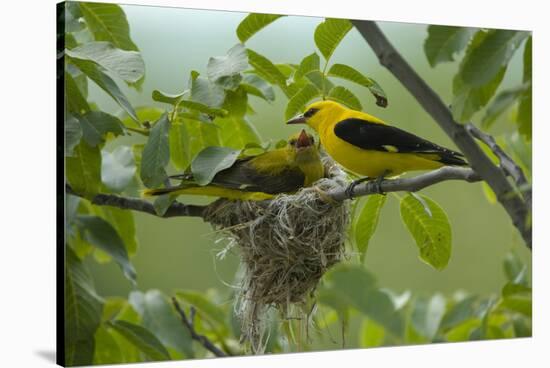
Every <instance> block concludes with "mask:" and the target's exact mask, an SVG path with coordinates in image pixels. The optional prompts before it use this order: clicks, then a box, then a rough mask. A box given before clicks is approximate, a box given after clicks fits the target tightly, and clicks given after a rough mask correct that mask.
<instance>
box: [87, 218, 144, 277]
mask: <svg viewBox="0 0 550 368" xmlns="http://www.w3.org/2000/svg"><path fill="white" fill-rule="evenodd" d="M76 222H77V226H79V227H80V229H81V230H80V231H81V234H82V237H83V238H84V239H85V240H86V241H87V242H88V243H89V244H92V245H93V246H96V247H98V248H99V249H101V250H102V251H104V252H106V253H107V254H108V255H109V256H111V257H112V258H113V259H114V260H115V261H116V262H117V263H118V265H119V266H120V268H121V269H122V271H123V273H124V276H126V278H127V279H128V280H130V281H132V282H133V283H134V284H135V282H136V270H135V269H134V266H133V265H132V263H131V262H130V259H129V256H128V251H127V250H126V247H125V245H124V242H123V241H122V239H121V238H120V236H119V235H118V233H117V231H116V230H115V229H114V228H113V226H112V225H111V224H110V223H109V222H107V221H105V220H104V219H102V218H101V217H97V216H89V215H79V216H78V217H77V218H76Z"/></svg>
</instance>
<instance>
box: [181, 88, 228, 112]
mask: <svg viewBox="0 0 550 368" xmlns="http://www.w3.org/2000/svg"><path fill="white" fill-rule="evenodd" d="M228 92H230V91H228ZM179 106H182V107H186V108H188V109H189V110H194V111H197V112H202V113H204V114H207V115H209V116H227V114H228V112H227V110H225V109H218V108H215V107H210V106H208V105H205V104H203V103H200V102H196V101H189V100H181V101H180V102H179Z"/></svg>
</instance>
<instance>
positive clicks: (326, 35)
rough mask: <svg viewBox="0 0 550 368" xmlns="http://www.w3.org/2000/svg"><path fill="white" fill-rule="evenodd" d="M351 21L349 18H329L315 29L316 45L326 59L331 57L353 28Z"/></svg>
mask: <svg viewBox="0 0 550 368" xmlns="http://www.w3.org/2000/svg"><path fill="white" fill-rule="evenodd" d="M351 27H352V25H351V22H350V21H349V20H347V19H332V18H327V19H325V20H324V21H323V22H322V23H320V24H319V25H318V26H317V28H316V29H315V34H314V39H315V45H317V48H318V49H319V51H321V54H322V55H323V56H324V58H325V59H326V60H328V59H330V57H331V56H332V54H333V53H334V50H335V49H336V47H337V46H338V44H339V43H340V42H341V41H342V40H343V39H344V37H345V36H346V34H347V33H348V32H349V31H350V30H351Z"/></svg>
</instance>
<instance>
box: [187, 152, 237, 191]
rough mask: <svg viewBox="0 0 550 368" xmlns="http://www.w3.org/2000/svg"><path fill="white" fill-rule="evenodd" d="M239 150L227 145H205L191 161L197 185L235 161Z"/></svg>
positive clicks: (205, 181) (202, 183)
mask: <svg viewBox="0 0 550 368" xmlns="http://www.w3.org/2000/svg"><path fill="white" fill-rule="evenodd" d="M240 153H241V151H240V150H234V149H232V148H228V147H215V146H211V147H206V148H205V149H203V150H202V151H200V152H199V154H198V155H197V157H195V159H194V160H193V162H191V171H192V172H193V177H194V179H195V181H196V182H197V183H198V184H199V185H206V184H208V183H210V181H212V179H213V178H214V176H215V175H216V174H217V173H218V172H220V171H222V170H223V169H227V168H228V167H230V166H231V165H233V164H234V163H235V161H236V160H237V158H238V157H239V154H240Z"/></svg>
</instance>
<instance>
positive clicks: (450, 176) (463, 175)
mask: <svg viewBox="0 0 550 368" xmlns="http://www.w3.org/2000/svg"><path fill="white" fill-rule="evenodd" d="M447 180H464V181H467V182H469V183H474V182H477V181H480V180H481V177H480V176H479V175H477V174H476V173H475V172H474V171H473V170H472V169H465V168H462V167H451V166H447V167H442V168H440V169H438V170H434V171H430V172H428V173H426V174H422V175H418V176H415V177H412V178H403V179H391V180H383V181H382V182H381V183H380V188H381V189H382V191H383V192H384V193H389V192H400V191H406V192H416V191H419V190H421V189H424V188H426V187H429V186H430V185H434V184H437V183H440V182H442V181H447ZM376 193H378V188H377V184H376V183H375V182H374V180H371V181H368V182H366V183H363V184H359V185H357V186H356V187H355V188H354V190H353V198H355V197H361V196H366V195H369V194H376ZM327 195H328V196H329V197H330V198H331V199H333V200H335V201H343V200H345V199H349V197H348V196H347V194H346V191H345V188H341V189H336V190H333V191H330V192H328V193H327Z"/></svg>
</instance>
